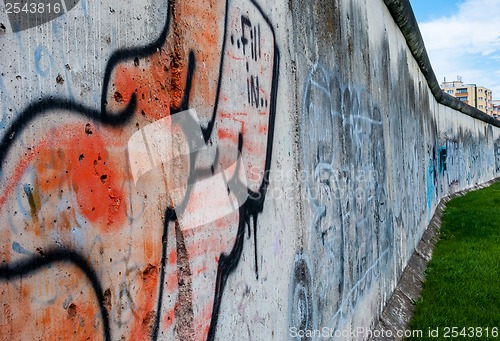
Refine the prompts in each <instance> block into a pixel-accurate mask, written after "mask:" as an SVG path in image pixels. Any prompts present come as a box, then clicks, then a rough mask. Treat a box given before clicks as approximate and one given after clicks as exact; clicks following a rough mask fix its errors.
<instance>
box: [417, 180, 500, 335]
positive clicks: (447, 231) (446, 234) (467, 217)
mask: <svg viewBox="0 0 500 341" xmlns="http://www.w3.org/2000/svg"><path fill="white" fill-rule="evenodd" d="M440 238H441V239H440V241H439V242H438V243H437V245H436V248H435V250H434V253H433V257H432V260H431V261H430V263H429V265H428V268H427V271H426V280H425V283H424V290H423V292H422V297H421V298H420V299H419V300H418V302H416V308H415V313H414V316H413V320H412V321H411V324H410V328H411V329H413V330H422V331H423V335H424V337H425V336H428V331H429V329H430V330H435V329H436V328H439V333H438V335H439V337H438V338H432V337H426V339H432V340H459V339H471V336H473V338H474V339H482V338H486V337H485V336H486V334H489V335H490V338H493V337H491V333H492V331H493V334H495V333H494V330H495V329H493V328H494V327H496V328H497V329H496V331H497V335H496V338H498V339H499V340H500V183H496V184H494V185H492V186H490V187H488V188H485V189H482V190H478V191H475V192H471V193H468V194H467V195H465V196H463V197H459V198H455V199H453V200H451V201H450V202H449V203H448V204H447V206H446V209H445V211H444V215H443V223H442V227H441V233H440ZM445 327H450V328H451V327H457V329H455V331H456V332H457V333H462V335H460V334H458V335H457V334H456V333H454V335H452V330H451V329H450V330H448V333H447V336H449V337H445V336H446V335H445V332H446V331H447V329H445ZM470 327H482V330H481V331H482V335H481V337H478V336H479V335H478V334H479V330H478V329H476V330H474V331H472V329H470ZM486 327H488V328H489V329H486ZM463 328H466V329H465V330H464V329H463ZM464 331H465V334H467V333H469V334H467V336H464V334H463V333H464ZM453 336H456V337H453ZM414 339H415V340H416V339H417V338H408V339H407V340H414ZM419 340H422V338H419Z"/></svg>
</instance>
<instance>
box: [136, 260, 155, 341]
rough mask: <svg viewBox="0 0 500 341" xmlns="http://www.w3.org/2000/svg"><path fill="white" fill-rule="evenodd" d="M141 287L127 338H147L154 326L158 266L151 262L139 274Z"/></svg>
mask: <svg viewBox="0 0 500 341" xmlns="http://www.w3.org/2000/svg"><path fill="white" fill-rule="evenodd" d="M139 275H140V276H141V288H140V290H139V293H138V295H137V307H138V308H137V310H136V312H135V315H134V316H135V318H134V321H133V324H132V331H131V333H130V338H129V340H134V341H135V340H149V338H150V337H151V333H152V328H153V326H154V319H155V315H156V312H155V311H154V308H155V307H156V300H157V299H158V297H157V296H158V295H157V293H158V277H159V276H158V275H159V271H158V267H157V266H155V265H152V264H148V266H147V267H146V268H145V269H144V270H143V271H142V272H141V273H140V274H139Z"/></svg>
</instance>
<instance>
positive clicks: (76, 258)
mask: <svg viewBox="0 0 500 341" xmlns="http://www.w3.org/2000/svg"><path fill="white" fill-rule="evenodd" d="M229 1H230V0H226V11H225V17H224V34H223V40H222V48H221V51H222V53H221V60H220V64H219V76H218V82H217V92H216V97H215V103H214V110H213V113H212V118H211V119H210V121H209V123H208V125H207V127H201V128H202V132H203V137H204V140H205V143H208V141H209V139H210V136H211V134H212V132H213V129H214V126H215V122H216V118H217V108H218V103H219V96H220V90H221V76H222V68H223V61H224V51H225V50H224V49H225V47H226V34H227V19H228V5H229ZM250 2H251V4H252V5H254V6H255V8H256V9H257V11H258V12H259V13H260V14H261V15H262V17H263V18H264V20H265V22H266V23H267V24H268V26H269V28H270V30H271V33H272V37H273V48H274V51H273V71H272V82H271V94H270V106H269V121H268V134H267V139H268V141H267V149H266V159H265V165H264V170H265V171H264V177H263V179H262V183H261V186H260V188H259V190H258V191H257V192H253V191H251V190H248V191H249V197H248V199H247V201H246V202H245V203H244V204H243V205H242V206H241V207H240V208H239V223H238V232H237V236H236V241H235V244H234V246H233V248H232V250H231V252H230V253H229V255H226V254H224V253H222V254H221V255H220V258H219V263H218V267H217V275H216V276H217V277H216V284H215V292H214V305H213V309H212V318H211V321H210V328H209V333H208V337H207V339H208V340H213V339H214V338H215V331H216V327H217V321H218V317H219V310H220V304H221V300H222V294H223V292H224V288H225V285H226V282H227V279H228V277H229V275H230V274H231V273H232V272H233V271H234V270H235V269H236V267H237V265H238V264H239V260H240V258H241V254H242V251H243V243H244V235H245V226H248V230H249V232H250V224H251V221H250V218H252V220H253V226H254V242H255V252H257V243H256V242H257V237H256V235H257V216H258V214H259V213H261V212H262V211H263V207H264V200H265V195H266V192H267V186H268V184H269V172H268V171H269V170H270V167H271V158H272V149H273V148H272V147H273V141H274V123H275V115H276V97H277V87H278V70H279V49H278V46H277V44H276V35H275V32H274V28H273V26H272V24H271V21H270V20H269V18H268V17H267V16H266V15H265V13H264V12H263V10H262V8H261V7H260V6H259V5H258V4H257V3H256V1H255V0H250ZM171 4H172V2H171V0H168V12H167V18H166V22H165V26H164V28H163V30H162V32H161V34H160V35H159V37H158V38H157V39H156V40H155V41H154V42H153V43H151V44H149V45H146V46H144V47H142V48H130V49H121V50H118V51H115V52H113V54H112V55H111V57H110V58H109V61H108V64H107V66H106V69H105V73H104V77H103V88H102V92H101V110H100V111H98V110H96V109H93V108H90V107H87V106H85V105H83V104H79V103H74V102H71V101H68V100H66V99H64V98H54V97H49V98H44V99H42V100H39V101H38V103H35V104H30V105H28V107H26V108H25V109H24V110H23V111H22V112H21V113H20V114H19V115H18V116H17V117H16V119H14V122H13V123H12V124H11V125H10V127H9V128H8V129H7V131H6V132H5V134H4V136H3V137H2V139H1V140H0V173H2V171H3V164H4V162H5V160H6V158H7V156H8V152H9V150H10V149H11V148H12V146H13V143H14V137H15V135H16V134H18V133H20V132H22V131H23V130H24V129H25V127H27V126H28V125H29V123H30V122H31V121H33V120H35V119H36V118H39V117H43V116H44V114H46V113H47V112H49V111H54V110H67V111H70V112H71V113H72V114H75V115H80V116H83V117H87V118H89V119H92V120H94V121H97V122H99V123H102V124H105V125H110V126H120V125H124V124H125V123H127V122H128V121H129V120H130V119H131V118H132V116H133V114H134V112H135V109H136V107H137V97H136V94H135V93H133V94H132V96H131V98H130V102H129V103H128V105H127V106H126V108H125V109H124V110H123V111H120V112H118V113H110V112H108V111H107V110H106V105H107V101H106V96H107V93H108V89H109V83H110V79H111V75H112V71H113V70H114V68H115V67H116V66H117V65H118V64H119V63H120V62H123V61H125V60H128V59H132V58H144V57H148V56H150V55H152V54H154V53H155V52H156V51H157V49H159V48H161V47H162V46H163V44H164V42H165V41H166V38H167V36H168V32H169V27H170V24H171V21H170V19H171V16H172V12H171V9H172V6H171ZM194 61H195V59H194V53H193V52H192V51H190V53H189V64H188V77H187V81H186V89H185V91H184V97H183V99H182V103H181V110H179V111H182V110H186V109H187V107H188V102H189V93H190V90H191V81H192V76H193V73H194ZM175 112H176V111H173V114H175ZM241 146H242V136H241V133H240V136H239V143H238V150H239V152H240V153H241ZM196 155H197V153H192V154H191V158H196ZM191 164H192V165H193V164H194V163H191ZM191 173H192V172H191V171H190V174H191ZM175 218H176V216H175V212H173V211H172V210H171V209H167V210H166V212H165V218H164V231H163V237H162V259H161V265H162V268H161V273H160V278H161V280H160V284H159V293H158V308H160V309H158V310H157V314H156V317H155V325H154V329H153V335H152V339H153V340H156V339H157V337H158V330H159V320H160V315H161V301H162V297H163V281H164V278H165V269H164V268H165V263H166V246H167V239H166V237H167V231H168V230H167V229H168V225H169V222H170V221H172V220H175ZM255 257H257V255H256V256H255ZM57 262H66V263H71V264H74V265H75V266H76V267H78V268H79V269H81V270H82V271H83V272H84V274H85V275H86V276H87V278H88V279H89V280H90V282H91V285H92V289H93V290H94V293H95V294H96V297H97V300H98V303H99V307H100V311H101V315H102V319H103V328H104V337H105V339H106V340H111V330H110V325H109V316H108V313H109V312H108V311H107V308H106V307H105V306H104V295H103V290H102V286H101V283H100V281H99V279H98V277H97V274H96V272H95V270H94V269H93V268H92V266H91V265H90V264H88V263H87V262H86V261H85V259H84V258H83V257H82V256H81V255H79V254H78V253H75V252H74V251H71V250H67V249H56V250H49V251H47V252H46V253H45V255H44V257H41V256H35V257H32V258H29V259H27V260H23V261H18V262H15V263H13V262H11V263H8V264H6V265H5V266H1V267H0V279H1V280H12V279H15V278H17V277H21V276H22V275H23V274H26V273H30V272H35V271H37V270H39V269H40V268H42V267H45V266H48V265H50V264H52V263H57ZM256 264H257V262H256Z"/></svg>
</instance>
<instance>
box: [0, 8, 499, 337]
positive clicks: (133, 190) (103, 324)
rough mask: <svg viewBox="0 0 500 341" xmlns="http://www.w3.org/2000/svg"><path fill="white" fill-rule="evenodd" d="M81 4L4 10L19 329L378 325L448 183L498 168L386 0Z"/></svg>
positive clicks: (175, 331) (3, 154)
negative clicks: (46, 13) (28, 16)
mask: <svg viewBox="0 0 500 341" xmlns="http://www.w3.org/2000/svg"><path fill="white" fill-rule="evenodd" d="M402 2H405V1H402ZM66 8H67V9H68V11H67V13H66V14H64V15H62V16H60V17H57V18H55V19H51V20H50V21H47V22H46V23H43V24H40V25H38V26H34V27H31V28H27V29H25V30H19V25H17V26H16V24H12V25H11V23H12V22H13V21H12V20H13V17H12V16H11V17H10V19H11V21H10V22H9V17H7V15H6V14H5V13H4V12H5V11H4V9H5V6H4V7H3V10H2V11H0V13H1V14H0V22H1V23H2V24H3V27H5V29H4V28H2V26H0V60H1V61H2V62H1V64H0V74H1V77H0V91H1V94H0V132H1V135H0V136H1V138H2V140H1V141H0V144H1V146H0V164H1V172H0V175H1V183H0V187H1V191H0V193H1V196H0V222H1V225H0V235H1V238H0V260H1V265H0V309H2V313H1V314H0V335H1V339H2V340H20V339H37V340H38V339H43V340H54V339H57V338H60V339H64V340H66V339H78V340H80V339H82V340H85V339H91V340H95V339H107V340H119V339H127V340H142V339H158V340H172V339H181V340H188V339H196V340H198V339H200V340H201V339H207V338H208V339H221V340H223V339H248V340H254V339H255V340H270V339H275V340H283V339H288V338H293V336H295V335H298V334H301V335H305V334H308V333H307V332H305V333H304V332H303V333H299V330H302V331H309V332H311V331H312V330H314V329H319V330H321V331H323V332H327V333H328V335H331V334H332V333H333V334H334V333H335V331H340V332H345V331H347V330H349V329H351V330H355V329H356V328H357V327H362V328H365V329H363V331H364V332H367V330H368V329H369V328H370V327H372V326H373V325H374V323H375V321H376V320H377V318H378V316H379V314H380V312H381V311H382V309H383V307H384V304H385V302H387V300H388V298H389V297H390V295H391V292H392V290H393V288H394V287H395V285H396V283H397V281H398V278H399V275H400V274H401V272H402V270H403V268H404V267H405V265H406V263H407V261H408V259H409V257H410V255H411V253H412V251H413V249H414V247H415V246H416V244H417V242H418V240H419V239H420V236H421V235H422V233H423V231H424V230H425V228H426V226H427V224H428V222H429V220H430V217H431V215H432V213H433V211H434V209H435V207H436V205H437V203H438V202H439V199H440V198H441V197H443V196H445V195H447V194H449V193H452V192H454V191H458V190H461V189H464V188H468V187H470V186H472V185H474V184H477V183H482V182H485V181H487V180H490V179H492V178H493V177H495V176H497V175H498V174H499V173H500V158H499V157H498V155H499V154H498V152H497V149H498V148H500V131H499V129H498V128H496V127H494V126H492V125H491V124H488V123H485V122H484V121H481V120H478V119H477V118H474V117H472V116H470V115H465V114H464V113H462V112H459V111H457V110H455V109H452V108H450V107H448V106H444V105H442V104H439V103H438V101H437V100H436V98H435V96H434V95H433V92H432V91H431V87H429V81H428V76H429V74H428V73H423V72H422V70H423V68H422V66H421V65H420V64H419V62H418V61H417V60H415V58H414V57H413V55H414V54H415V53H413V54H412V50H410V48H409V47H408V45H407V40H406V39H407V38H405V36H403V34H402V32H401V29H400V28H399V27H398V26H397V24H396V22H395V21H394V19H393V16H391V13H390V12H389V10H388V7H387V6H386V4H384V2H382V0H373V1H366V2H365V1H361V0H331V1H320V0H318V1H300V0H297V1H289V2H285V1H277V2H274V3H264V2H261V1H257V2H256V1H251V0H244V1H243V0H228V1H227V2H217V1H207V2H199V1H194V0H193V1H170V2H168V1H160V0H145V1H141V2H130V1H128V2H119V3H116V2H111V1H108V0H103V1H100V2H95V1H89V0H80V1H79V2H77V3H76V5H74V7H71V6H68V5H67V6H66ZM47 20H48V19H47ZM28 26H29V25H28ZM13 31H17V32H15V33H14V32H13ZM410 45H411V44H410ZM431 72H432V70H431ZM323 327H327V328H331V330H330V329H328V330H322V328H323ZM305 336H307V335H305ZM366 336H367V335H366V334H365V335H362V334H360V335H356V336H355V337H353V338H356V339H363V338H365V337H366ZM304 339H311V338H309V337H305V338H304Z"/></svg>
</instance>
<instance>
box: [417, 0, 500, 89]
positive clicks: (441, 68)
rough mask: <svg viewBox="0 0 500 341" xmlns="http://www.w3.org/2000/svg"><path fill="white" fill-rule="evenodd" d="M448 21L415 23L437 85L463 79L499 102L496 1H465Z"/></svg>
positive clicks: (499, 44)
mask: <svg viewBox="0 0 500 341" xmlns="http://www.w3.org/2000/svg"><path fill="white" fill-rule="evenodd" d="M458 6H459V7H458V12H457V13H456V14H455V15H452V16H449V17H441V18H438V19H435V20H432V21H428V22H422V23H419V26H420V31H421V33H422V36H423V38H424V42H425V46H426V49H427V52H428V53H429V58H430V60H431V64H432V67H433V69H434V72H435V73H436V76H437V77H438V80H439V81H442V80H443V77H447V80H455V79H456V76H457V75H461V76H463V79H464V82H466V83H477V84H480V85H483V86H485V87H487V88H490V89H492V90H493V96H495V97H498V98H500V81H498V76H497V71H498V70H500V65H499V64H498V58H499V55H500V1H499V0H465V1H463V2H462V3H461V4H459V5H458Z"/></svg>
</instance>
